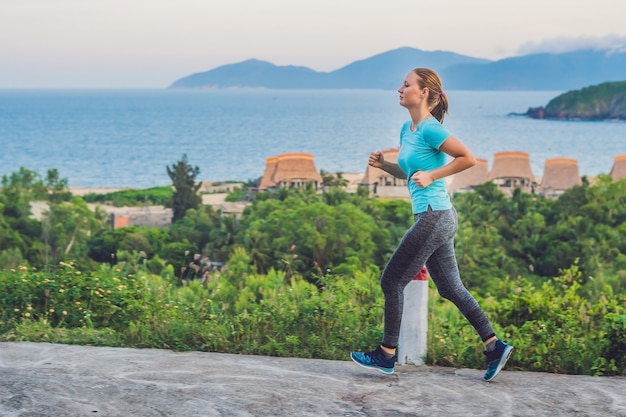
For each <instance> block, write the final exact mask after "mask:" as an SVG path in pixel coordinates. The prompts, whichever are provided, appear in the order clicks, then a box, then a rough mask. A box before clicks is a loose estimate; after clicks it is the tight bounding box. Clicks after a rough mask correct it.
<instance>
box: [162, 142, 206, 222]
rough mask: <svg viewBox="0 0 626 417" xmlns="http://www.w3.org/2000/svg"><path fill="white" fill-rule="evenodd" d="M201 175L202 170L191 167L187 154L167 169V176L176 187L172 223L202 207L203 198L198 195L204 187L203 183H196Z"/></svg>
mask: <svg viewBox="0 0 626 417" xmlns="http://www.w3.org/2000/svg"><path fill="white" fill-rule="evenodd" d="M199 173H200V168H198V167H197V166H195V167H192V166H191V165H189V162H188V161H187V155H186V154H183V158H182V159H181V160H180V161H178V162H177V163H176V164H174V165H172V167H171V168H170V167H167V175H169V177H170V179H171V180H172V183H173V185H174V195H173V196H172V204H171V207H172V208H173V210H174V214H173V216H172V223H174V222H176V221H177V220H180V219H182V218H183V217H185V213H186V212H187V210H189V209H190V208H193V209H197V208H198V207H200V204H201V203H202V197H200V195H198V190H199V189H200V187H201V186H202V182H198V183H196V182H195V180H196V177H197V176H198V174H199Z"/></svg>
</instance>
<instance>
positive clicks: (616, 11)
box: [0, 0, 626, 88]
mask: <svg viewBox="0 0 626 417" xmlns="http://www.w3.org/2000/svg"><path fill="white" fill-rule="evenodd" d="M624 4H625V3H624V0H593V1H589V0H580V1H577V2H572V1H571V0H567V1H565V0H525V1H519V0H440V1H437V0H434V1H424V2H420V1H417V0H411V1H408V0H0V88H166V87H167V86H169V85H170V84H171V83H173V82H174V81H175V80H177V79H179V78H182V77H185V76H187V75H190V74H193V73H197V72H204V71H208V70H211V69H214V68H217V67H219V66H221V65H226V64H232V63H237V62H241V61H244V60H247V59H251V58H255V59H260V60H263V61H268V62H271V63H273V64H275V65H296V66H305V67H308V68H311V69H313V70H316V71H324V72H326V71H333V70H336V69H338V68H341V67H343V66H345V65H348V64H350V63H352V62H354V61H358V60H361V59H365V58H369V57H371V56H374V55H377V54H380V53H383V52H386V51H389V50H392V49H396V48H400V47H405V46H409V47H413V48H418V49H421V50H424V51H436V50H442V51H449V52H456V53H459V54H463V55H469V56H473V57H476V58H487V59H493V60H498V59H502V58H508V57H512V56H519V55H524V54H529V53H534V52H564V51H568V50H574V49H581V48H583V47H584V48H588V47H601V48H613V47H626V24H625V23H624V16H626V13H625V11H624V10H625V8H626V6H624Z"/></svg>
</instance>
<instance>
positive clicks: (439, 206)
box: [398, 117, 452, 214]
mask: <svg viewBox="0 0 626 417" xmlns="http://www.w3.org/2000/svg"><path fill="white" fill-rule="evenodd" d="M449 136H450V133H449V132H448V130H447V129H446V128H445V127H443V126H442V125H441V123H439V121H438V120H437V119H435V118H434V117H431V118H428V119H426V120H424V121H422V122H421V123H420V124H419V125H417V128H416V129H415V132H411V121H410V120H409V121H407V122H406V123H405V124H404V125H402V129H401V131H400V153H399V154H398V165H400V168H402V170H403V171H404V172H405V173H406V175H407V178H408V186H409V193H410V194H411V202H412V204H413V213H415V214H416V213H421V212H424V211H427V210H428V206H429V205H430V207H431V208H432V209H433V210H447V209H450V208H452V203H451V202H450V196H449V195H448V192H447V190H446V181H445V179H443V178H440V179H438V180H436V181H433V183H432V184H430V185H429V186H428V187H426V188H420V187H418V185H417V184H415V182H413V181H411V178H410V177H411V175H413V174H414V173H415V172H416V171H432V170H434V169H437V168H439V167H441V166H443V165H445V164H446V158H447V155H446V154H445V153H444V152H442V151H440V150H439V148H440V147H441V145H442V144H443V142H444V141H445V140H446V139H447V138H448V137H449Z"/></svg>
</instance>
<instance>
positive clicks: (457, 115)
mask: <svg viewBox="0 0 626 417" xmlns="http://www.w3.org/2000/svg"><path fill="white" fill-rule="evenodd" d="M560 93H561V92H560V91H522V92H520V91H515V92H509V91H507V92H503V91H479V92H476V91H448V92H447V94H448V96H449V99H450V115H449V116H448V117H447V119H446V120H445V122H444V124H445V125H446V126H447V127H448V129H449V130H450V131H451V132H452V133H453V134H455V135H456V136H457V137H458V138H460V139H461V140H462V141H463V142H465V143H466V144H467V145H468V146H469V147H470V149H472V151H473V152H474V154H475V155H476V156H477V157H479V158H485V159H487V160H488V161H489V166H491V163H492V161H493V154H494V153H496V152H500V151H512V150H515V151H523V152H528V153H529V154H530V160H531V167H532V169H533V173H534V174H535V175H536V176H541V175H542V173H543V166H544V162H545V160H546V159H547V158H552V157H568V158H574V159H576V160H578V164H579V170H580V173H581V175H589V176H594V175H597V174H599V173H608V172H609V171H610V169H611V166H612V164H613V158H614V157H615V156H616V155H621V154H626V123H623V122H581V121H576V122H574V121H570V122H566V121H548V120H533V119H529V118H526V117H522V116H511V115H509V114H510V113H523V112H525V111H526V110H527V109H528V107H535V106H541V105H543V106H545V105H546V104H547V103H548V102H549V101H550V99H552V98H554V97H556V96H557V95H559V94H560ZM407 118H408V113H407V111H406V110H405V109H404V108H402V107H401V106H399V105H398V94H397V93H396V92H395V91H382V90H322V91H318V90H316V91H308V90H297V91H295V90H290V91H282V90H228V91H220V90H209V91H180V90H156V89H155V90H0V174H2V175H4V174H10V173H12V172H15V171H17V170H18V169H19V168H20V167H21V166H23V167H25V168H28V169H31V170H34V171H37V172H39V173H40V174H41V175H43V176H45V174H46V171H47V170H48V169H51V168H56V169H57V170H58V171H59V174H60V176H61V177H62V178H67V179H68V182H69V185H70V186H81V187H133V188H146V187H152V186H158V185H167V184H170V183H171V181H170V179H169V177H168V176H167V171H166V167H167V166H171V165H173V164H175V163H176V162H178V161H179V160H180V159H181V158H182V156H183V155H187V158H188V161H189V163H190V164H191V165H194V166H198V167H199V168H200V174H199V176H198V180H201V181H225V180H242V181H247V180H254V179H257V178H259V177H260V176H261V175H262V174H263V170H264V168H265V158H267V157H271V156H275V155H278V154H281V153H286V152H308V153H311V154H313V155H314V160H315V164H316V167H317V169H318V170H324V171H327V172H343V173H353V172H365V169H366V163H367V156H368V155H369V153H370V151H372V150H376V149H389V148H394V147H397V146H398V136H399V130H400V126H401V124H402V123H403V122H404V121H405V120H407Z"/></svg>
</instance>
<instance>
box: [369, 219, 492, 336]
mask: <svg viewBox="0 0 626 417" xmlns="http://www.w3.org/2000/svg"><path fill="white" fill-rule="evenodd" d="M457 226H458V220H457V214H456V210H455V209H454V208H451V209H449V210H437V211H433V210H430V207H429V210H428V211H425V212H423V213H418V214H416V215H415V223H414V224H413V226H411V228H410V229H409V230H408V231H407V232H406V234H405V235H404V237H403V238H402V241H401V242H400V244H399V245H398V247H397V248H396V250H395V252H394V253H393V256H392V257H391V259H390V260H389V262H388V263H387V266H386V267H385V270H384V271H383V274H382V277H381V279H380V285H381V287H382V289H383V293H384V294H385V333H384V337H383V345H385V346H388V347H395V346H397V345H398V337H399V335H400V323H401V321H402V308H403V305H404V287H406V286H407V284H408V283H409V282H411V280H412V279H413V277H414V276H415V275H416V274H417V273H418V272H419V271H420V269H421V268H422V266H423V265H426V267H427V268H428V272H429V274H430V276H431V277H432V279H433V282H434V283H435V285H436V286H437V290H438V291H439V294H440V295H441V296H442V297H443V298H446V299H448V300H450V301H452V302H453V303H454V304H455V305H456V306H457V308H458V309H459V310H460V311H461V313H463V315H464V316H465V317H466V318H467V320H469V322H470V323H471V324H472V326H474V328H475V329H476V332H478V335H479V336H480V338H481V339H482V340H483V341H485V340H487V339H489V338H491V337H492V336H494V332H493V328H492V326H491V323H490V322H489V319H487V316H485V313H484V312H483V311H482V309H481V308H480V306H479V305H478V303H477V302H476V299H474V297H473V296H472V295H471V294H470V293H469V291H467V289H466V288H465V286H464V285H463V282H461V277H460V275H459V267H458V265H457V262H456V256H455V254H454V234H455V233H456V229H457Z"/></svg>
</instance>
